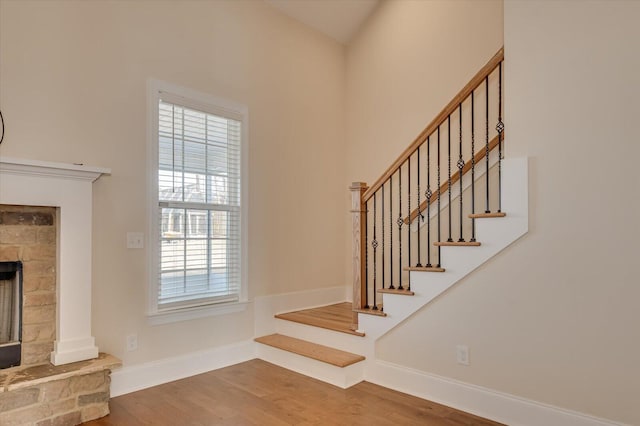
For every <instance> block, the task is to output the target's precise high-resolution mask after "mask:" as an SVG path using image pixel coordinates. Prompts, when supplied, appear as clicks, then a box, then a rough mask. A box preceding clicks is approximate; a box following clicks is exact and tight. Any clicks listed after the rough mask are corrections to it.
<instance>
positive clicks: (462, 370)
mask: <svg viewBox="0 0 640 426" xmlns="http://www.w3.org/2000/svg"><path fill="white" fill-rule="evenodd" d="M504 10H505V12H504V19H505V56H506V59H505V72H506V82H505V90H506V100H505V107H506V129H507V140H506V150H507V156H509V157H511V156H514V157H515V156H529V157H530V158H531V163H530V165H531V167H530V183H529V185H530V187H529V190H530V216H529V218H530V231H529V234H528V235H527V236H525V237H524V238H523V239H522V240H520V241H519V242H517V243H516V244H515V245H513V246H512V247H510V248H509V249H507V250H506V251H505V252H503V253H502V254H500V255H499V256H498V257H496V258H494V259H493V260H492V261H490V262H489V263H488V264H485V265H484V266H483V267H482V268H481V269H480V270H478V271H476V272H475V273H473V274H472V275H471V276H469V277H468V278H467V279H465V280H464V281H462V282H460V283H459V284H458V285H456V286H455V287H454V288H453V289H451V290H450V291H448V292H447V293H446V294H444V295H443V296H441V297H440V298H439V299H437V300H436V301H435V302H433V303H432V304H431V305H428V306H427V307H425V308H424V309H423V310H422V311H420V312H419V313H418V314H416V315H415V316H414V317H412V318H410V319H409V320H408V321H407V322H406V323H405V324H404V325H403V326H401V327H400V328H398V329H396V330H395V331H394V332H392V333H391V334H390V335H388V336H386V337H385V338H383V339H382V341H381V342H380V344H379V346H378V353H379V356H380V357H381V358H382V359H384V360H387V361H391V362H394V363H398V364H400V365H403V366H407V367H411V368H415V369H417V370H421V371H427V372H431V373H435V374H438V375H441V376H445V377H449V378H453V379H457V380H461V381H463V382H468V383H473V384H477V385H481V386H484V387H488V388H492V389H496V390H499V391H502V392H506V393H509V394H513V395H517V396H521V397H524V398H528V399H532V400H536V401H540V402H543V403H547V404H552V405H555V406H559V407H563V408H567V409H571V410H575V411H579V412H583V413H587V414H591V415H595V416H598V417H603V418H607V419H612V420H616V421H620V422H624V423H629V424H640V410H638V407H637V403H638V396H639V395H640V369H639V368H638V365H637V360H638V353H639V352H640V332H639V331H638V330H639V329H638V327H637V324H638V323H639V320H640V317H639V315H638V312H640V311H639V310H638V307H637V304H638V300H640V286H638V284H637V283H638V279H637V271H636V268H635V266H636V262H637V258H638V248H637V241H638V240H639V239H640V226H638V223H637V220H638V218H639V217H640V197H639V192H638V187H639V185H640V178H639V177H638V176H639V175H638V174H637V171H636V162H637V158H638V156H639V155H640V145H639V144H638V142H637V141H638V136H637V134H638V130H637V128H636V126H637V122H638V117H640V102H639V99H640V79H639V77H638V76H640V50H639V49H638V40H640V26H638V22H640V3H638V2H625V1H621V2H615V1H608V2H604V1H603V2H574V1H567V2H565V1H555V2H547V1H528V2H520V1H508V2H506V3H505V9H504ZM425 19H426V18H425ZM407 65H408V66H410V64H407ZM456 344H467V345H469V347H470V351H471V352H470V355H471V365H470V366H469V367H464V366H460V365H457V364H456V363H455V346H456Z"/></svg>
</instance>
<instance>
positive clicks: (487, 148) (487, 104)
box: [484, 76, 491, 213]
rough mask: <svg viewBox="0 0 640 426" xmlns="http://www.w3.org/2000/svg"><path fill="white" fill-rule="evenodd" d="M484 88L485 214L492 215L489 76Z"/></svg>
mask: <svg viewBox="0 0 640 426" xmlns="http://www.w3.org/2000/svg"><path fill="white" fill-rule="evenodd" d="M484 86H485V93H486V99H485V115H486V117H485V134H486V143H485V152H484V154H485V157H486V158H485V159H486V165H487V170H486V171H485V176H486V190H487V193H486V195H487V197H486V204H485V210H484V212H485V213H491V210H490V209H489V76H486V77H485V78H484Z"/></svg>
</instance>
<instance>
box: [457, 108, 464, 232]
mask: <svg viewBox="0 0 640 426" xmlns="http://www.w3.org/2000/svg"><path fill="white" fill-rule="evenodd" d="M458 113H459V123H458V124H459V128H458V134H459V136H460V152H459V155H458V164H457V165H458V174H459V180H460V195H459V197H460V238H459V239H458V242H459V243H463V242H464V238H463V236H462V169H463V168H464V160H463V159H462V103H460V105H459V106H458Z"/></svg>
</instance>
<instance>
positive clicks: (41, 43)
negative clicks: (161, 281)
mask: <svg viewBox="0 0 640 426" xmlns="http://www.w3.org/2000/svg"><path fill="white" fill-rule="evenodd" d="M344 64H345V61H344V47H343V46H342V45H340V44H338V43H336V42H334V41H332V40H330V39H329V38H327V37H325V36H322V35H320V34H319V33H317V32H315V31H313V30H310V29H308V28H306V27H304V26H302V25H301V24H298V23H297V22H295V21H293V20H292V19H290V18H288V17H286V16H284V15H282V14H281V13H279V12H278V11H276V10H275V9H273V8H271V7H270V6H268V5H267V4H265V3H264V2H261V1H206V2H204V1H180V2H177V1H161V0H158V1H153V2H136V1H124V2H122V1H99V2H93V1H92V2H84V1H46V2H45V1H12V0H0V106H1V108H2V112H3V114H4V117H5V123H6V136H5V142H4V143H3V144H2V146H0V155H3V156H10V157H23V158H30V159H39V160H49V161H60V162H81V163H85V164H89V165H95V166H103V167H110V168H111V169H112V171H113V173H112V175H111V176H108V177H104V178H101V179H100V180H99V181H98V182H96V184H95V186H94V241H93V333H94V335H95V336H96V338H97V344H98V346H99V347H100V349H101V350H103V351H108V352H110V353H112V354H114V355H116V356H119V357H122V358H123V359H124V361H125V364H126V365H132V364H138V363H142V362H146V361H150V360H154V359H160V358H165V357H170V356H177V355H180V354H185V353H189V352H193V351H198V350H204V349H208V348H212V347H216V346H221V345H225V344H228V343H232V342H235V341H239V340H243V339H248V338H252V337H253V314H252V309H249V310H247V311H246V312H245V313H240V314H233V315H229V316H224V317H212V318H206V319H199V320H193V321H189V322H182V323H175V324H171V325H162V326H154V327H152V326H149V325H148V324H147V320H146V317H145V310H146V306H147V302H146V297H147V275H146V271H147V268H146V265H145V263H146V255H145V252H144V250H127V249H126V248H125V234H126V232H127V231H146V229H147V218H146V216H145V215H146V204H145V203H146V191H147V188H146V170H145V164H146V158H145V155H146V148H145V143H146V127H145V126H146V110H145V108H146V83H147V79H148V78H150V77H153V78H156V79H160V80H165V81H168V82H170V83H174V84H178V85H182V86H186V87H189V88H192V89H195V90H199V91H202V92H205V93H208V94H211V95H214V96H219V97H223V98H227V99H230V100H232V101H235V102H240V103H244V104H246V105H247V106H248V108H249V114H250V128H249V138H250V152H249V157H250V160H249V162H250V163H249V169H250V177H251V190H250V194H249V197H250V199H249V202H250V206H251V210H250V212H249V232H250V244H249V255H250V263H249V276H250V288H249V294H250V297H252V298H253V297H255V296H259V295H268V294H276V293H281V292H288V291H296V290H304V289H316V288H322V287H333V286H337V285H343V284H344V277H343V271H344V268H345V256H344V254H343V252H342V251H341V250H340V248H342V247H343V246H344V243H343V242H344V235H345V234H346V233H347V228H346V223H345V221H344V217H345V212H344V210H343V205H344V200H346V198H347V196H348V194H347V191H346V190H345V187H344V185H343V182H344V180H345V179H344V174H343V173H344V159H343V157H342V156H341V155H336V153H337V152H339V151H340V150H341V147H342V144H343V140H344V119H343V111H344V102H343V93H344ZM62 213H63V214H64V212H62ZM311 223H313V224H314V226H313V227H312V226H309V224H311ZM336 248H339V249H336ZM129 333H137V334H138V340H139V349H138V350H137V351H135V352H124V346H125V336H126V335H127V334H129Z"/></svg>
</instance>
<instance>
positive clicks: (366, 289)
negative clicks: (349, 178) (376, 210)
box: [363, 200, 369, 309]
mask: <svg viewBox="0 0 640 426" xmlns="http://www.w3.org/2000/svg"><path fill="white" fill-rule="evenodd" d="M365 207H366V215H365V217H369V200H367V202H366V203H365ZM364 240H365V241H369V225H368V224H367V223H365V225H364ZM364 265H365V274H364V306H363V308H364V309H369V244H366V250H365V254H364Z"/></svg>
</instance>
